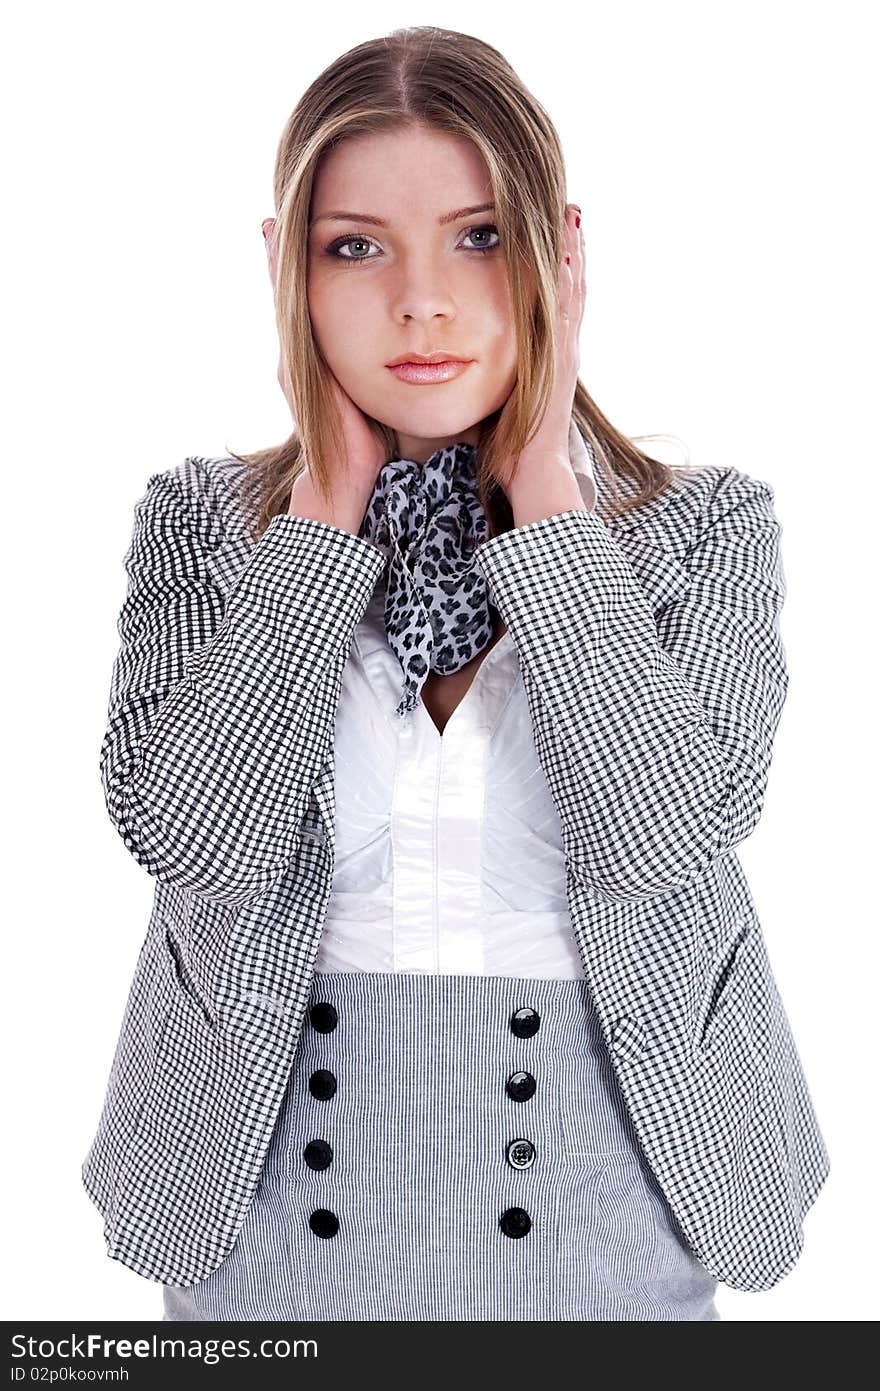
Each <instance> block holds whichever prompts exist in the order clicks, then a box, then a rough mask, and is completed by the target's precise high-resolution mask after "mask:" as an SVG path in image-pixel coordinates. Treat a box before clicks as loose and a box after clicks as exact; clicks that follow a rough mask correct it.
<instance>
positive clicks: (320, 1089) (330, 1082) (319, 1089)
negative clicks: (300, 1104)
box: [309, 1067, 336, 1101]
mask: <svg viewBox="0 0 880 1391" xmlns="http://www.w3.org/2000/svg"><path fill="white" fill-rule="evenodd" d="M309 1091H310V1092H311V1093H312V1096H316V1097H317V1098H318V1100H319V1101H326V1100H327V1098H328V1097H330V1096H332V1095H333V1094H334V1092H335V1091H336V1078H335V1077H334V1075H333V1073H332V1072H331V1071H330V1069H329V1068H326V1067H319V1068H318V1070H317V1072H313V1073H312V1075H311V1077H310V1078H309Z"/></svg>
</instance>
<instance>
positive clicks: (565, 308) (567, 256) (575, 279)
mask: <svg viewBox="0 0 880 1391" xmlns="http://www.w3.org/2000/svg"><path fill="white" fill-rule="evenodd" d="M579 220H580V209H579V208H577V207H576V206H575V205H574V204H573V203H569V205H568V207H567V208H566V210H565V238H564V243H565V244H564V250H563V256H562V261H561V265H560V268H559V282H558V285H559V293H558V299H557V309H556V327H555V332H556V345H557V349H556V351H557V357H556V376H555V379H554V384H553V392H552V395H551V398H550V402H549V405H548V406H547V410H546V412H545V414H544V419H543V421H542V422H541V426H540V428H539V430H538V433H537V434H536V435H535V437H534V438H533V439H532V440H531V441H530V442H529V444H528V446H527V448H525V449H524V450H523V452H522V453H521V454H520V456H519V458H518V460H517V462H516V471H515V473H514V475H513V477H512V478H510V479H509V481H507V482H504V489H505V492H506V493H507V495H508V498H509V499H510V502H511V504H512V505H515V497H516V492H517V489H519V488H523V489H526V488H528V489H531V490H534V488H535V487H536V485H537V486H539V480H540V477H541V475H542V472H544V473H546V471H547V470H550V471H551V472H553V473H555V474H556V475H558V472H559V467H560V464H563V465H567V466H568V468H569V469H570V470H571V473H572V477H575V474H574V469H572V468H571V459H570V456H569V440H568V435H569V430H570V428H571V412H572V408H573V406H574V394H575V390H576V388H577V379H578V368H579V366H580V329H581V324H582V323H583V318H584V304H585V303H586V293H587V290H586V272H585V269H584V234H583V230H582V229H581V228H580V227H579V226H578V221H579Z"/></svg>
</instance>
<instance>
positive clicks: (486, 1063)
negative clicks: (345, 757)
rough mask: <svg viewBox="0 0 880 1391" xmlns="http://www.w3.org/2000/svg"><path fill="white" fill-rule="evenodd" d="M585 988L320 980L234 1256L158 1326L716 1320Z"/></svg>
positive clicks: (385, 977)
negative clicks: (294, 1322)
mask: <svg viewBox="0 0 880 1391" xmlns="http://www.w3.org/2000/svg"><path fill="white" fill-rule="evenodd" d="M716 1287H717V1282H716V1281H715V1279H714V1278H713V1277H712V1276H711V1275H710V1274H709V1272H708V1271H707V1270H706V1269H705V1268H704V1267H703V1266H702V1265H701V1264H700V1262H699V1261H698V1260H697V1258H696V1257H695V1256H694V1254H693V1252H692V1251H691V1250H690V1248H689V1247H688V1246H687V1244H686V1242H685V1240H684V1237H683V1234H682V1232H681V1229H680V1228H679V1226H678V1224H677V1221H676V1219H675V1217H674V1215H673V1213H672V1211H671V1209H670V1207H669V1205H668V1203H667V1201H666V1199H665V1197H664V1195H663V1192H662V1190H661V1188H660V1187H659V1185H658V1183H657V1181H656V1179H655V1178H654V1175H653V1173H652V1172H651V1170H650V1168H649V1167H648V1165H647V1162H646V1161H645V1159H644V1157H643V1155H642V1152H641V1149H640V1147H639V1145H638V1142H637V1139H636V1135H635V1131H634V1129H633V1127H632V1122H631V1120H630V1118H629V1114H628V1112H627V1110H626V1106H625V1103H624V1101H623V1098H622V1095H621V1093H620V1091H619V1086H618V1083H617V1080H616V1078H615V1076H614V1074H613V1070H612V1067H611V1062H610V1060H609V1058H608V1053H607V1049H606V1048H605V1044H604V1041H603V1039H602V1036H601V1032H600V1028H599V1023H598V1019H597V1017H596V1014H595V1010H594V1008H593V1005H592V1001H591V998H590V995H589V991H588V989H587V985H586V981H585V980H580V979H578V980H571V979H565V980H543V979H538V980H532V979H529V980H524V979H521V978H519V977H510V976H465V975H427V974H424V975H423V974H409V973H400V972H394V973H387V974H385V973H372V972H355V973H330V972H327V973H322V972H316V973H315V975H314V977H313V980H312V987H311V995H310V999H309V1007H308V1010H307V1012H306V1016H305V1019H304V1021H303V1027H302V1032H301V1034H300V1039H299V1043H298V1045H297V1052H296V1056H295V1059H294V1064H293V1067H292V1070H291V1076H290V1081H289V1083H288V1086H287V1091H286V1093H285V1097H284V1102H283V1105H282V1108H281V1111H280V1113H279V1117H278V1122H277V1125H276V1127H275V1131H274V1133H273V1136H272V1141H271V1144H270V1148H269V1152H268V1154H267V1158H266V1162H265V1165H264V1168H263V1172H262V1175H261V1178H260V1183H259V1186H258V1188H257V1190H256V1193H255V1195H254V1197H253V1199H252V1201H251V1204H250V1207H249V1208H248V1212H247V1215H246V1217H245V1221H244V1225H243V1227H242V1229H241V1231H240V1233H239V1236H238V1239H237V1241H236V1244H235V1246H234V1247H233V1248H232V1251H231V1252H230V1253H229V1255H228V1256H227V1257H226V1259H225V1260H224V1261H223V1262H222V1264H221V1265H220V1266H218V1268H217V1269H216V1270H214V1271H212V1272H211V1274H210V1275H209V1276H208V1277H207V1278H206V1279H205V1280H202V1281H199V1282H198V1283H196V1284H194V1285H191V1286H189V1287H187V1288H185V1289H180V1288H174V1287H172V1286H168V1285H166V1286H164V1287H163V1300H164V1306H165V1314H164V1318H165V1319H166V1320H197V1319H201V1320H209V1319H218V1320H223V1319H230V1320H232V1319H247V1320H251V1319H252V1320H258V1319H279V1320H297V1321H300V1320H301V1321H304V1322H308V1321H311V1320H355V1319H357V1320H383V1319H398V1320H417V1319H429V1320H445V1319H450V1320H483V1321H488V1320H517V1321H519V1320H523V1319H526V1320H550V1319H569V1320H588V1319H589V1320H612V1319H622V1320H631V1321H633V1320H650V1319H698V1320H703V1319H705V1320H713V1319H719V1318H720V1315H719V1313H718V1312H717V1310H716V1308H715V1304H714V1299H713V1296H714V1293H715V1290H716Z"/></svg>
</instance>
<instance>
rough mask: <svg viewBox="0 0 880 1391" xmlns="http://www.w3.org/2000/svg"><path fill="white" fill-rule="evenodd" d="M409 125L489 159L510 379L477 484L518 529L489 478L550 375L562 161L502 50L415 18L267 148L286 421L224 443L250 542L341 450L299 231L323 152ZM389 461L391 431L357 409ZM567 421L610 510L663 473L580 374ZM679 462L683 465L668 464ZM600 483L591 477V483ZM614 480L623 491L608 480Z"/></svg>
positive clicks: (548, 386) (344, 67)
mask: <svg viewBox="0 0 880 1391" xmlns="http://www.w3.org/2000/svg"><path fill="white" fill-rule="evenodd" d="M411 127H421V128H429V129H433V130H436V131H439V132H442V133H444V134H446V135H454V136H458V137H464V138H466V139H468V140H470V141H472V142H473V144H474V145H475V147H476V149H477V150H478V151H479V153H480V154H481V155H482V157H483V159H484V161H485V164H486V166H487V168H488V172H489V178H490V182H491V187H492V191H493V195H494V203H495V213H494V215H493V221H494V223H495V225H496V226H497V228H498V231H499V233H500V236H501V245H502V246H503V247H505V248H506V267H507V273H508V281H509V286H510V297H511V302H512V306H513V319H514V328H515V333H516V344H517V379H516V383H515V385H514V388H513V390H512V392H511V394H510V396H509V397H508V399H507V401H506V402H505V403H504V405H503V406H502V407H500V408H499V409H498V410H497V411H495V412H494V413H493V414H492V415H490V416H488V417H487V418H486V419H485V420H483V421H482V422H480V428H479V438H478V443H477V446H476V460H477V482H478V487H479V492H480V497H481V500H482V502H483V506H484V507H485V510H486V514H487V518H488V521H489V527H490V531H491V533H492V534H493V535H500V534H501V533H502V532H504V531H508V530H510V528H511V527H512V526H513V525H514V521H513V513H512V509H511V507H510V504H509V502H508V499H507V497H506V494H505V493H504V490H503V488H502V486H501V483H500V481H499V480H500V478H502V477H504V476H505V472H506V467H505V464H504V461H507V460H510V459H515V458H517V457H518V456H519V455H520V454H521V453H522V451H523V450H524V449H525V447H526V445H527V443H528V441H529V440H530V439H531V438H532V436H533V434H534V432H535V431H536V430H537V429H538V428H539V425H540V422H541V420H542V419H543V415H544V411H545V410H546V407H547V404H548V402H549V400H550V396H551V393H552V389H553V379H554V373H555V341H554V337H555V335H554V325H555V320H556V312H557V301H558V267H559V264H560V261H561V257H562V250H563V246H564V241H563V238H564V235H565V225H564V224H565V209H566V203H567V199H566V188H565V164H564V159H563V154H562V148H561V145H560V141H559V138H558V136H557V133H556V130H555V128H554V127H553V125H552V123H551V121H550V119H549V117H548V115H547V113H546V112H545V110H544V108H543V107H542V106H541V104H540V103H539V102H538V101H537V100H536V98H535V97H534V96H532V94H531V93H530V92H529V91H528V90H527V88H526V87H525V86H524V84H523V82H522V81H521V79H520V78H519V77H518V76H517V74H516V72H515V71H514V70H513V68H512V67H511V66H510V64H509V63H508V62H507V60H506V59H505V58H504V57H503V55H502V54H501V53H499V51H498V50H497V49H495V48H493V47H492V46H491V45H490V44H487V43H485V42H484V41H483V40H481V39H477V38H474V37H472V36H471V35H469V34H461V33H457V32H455V31H453V30H448V29H440V28H436V27H435V26H433V25H425V26H420V27H415V28H405V29H395V30H394V31H392V33H390V34H389V35H386V36H384V37H382V38H378V39H371V40H369V41H368V42H365V43H361V44H358V45H357V46H356V47H355V48H352V49H349V50H348V52H346V53H343V54H342V55H341V56H340V57H338V58H337V59H335V61H334V62H333V63H331V64H330V65H329V67H327V68H325V70H324V71H323V72H322V73H321V74H320V75H319V76H318V77H316V78H315V80H314V81H313V82H312V83H311V85H310V86H309V87H308V89H307V90H306V91H305V92H304V93H303V95H302V97H301V98H300V100H299V101H298V102H297V105H296V107H295V108H294V110H293V112H292V113H291V115H290V116H289V118H288V120H287V123H286V125H285V127H284V131H283V133H282V136H281V140H280V143H279V146H278V151H277V154H276V159H275V173H274V201H275V236H276V241H277V256H278V259H277V272H276V284H275V309H276V319H277V326H278V339H279V344H280V349H281V353H280V368H281V372H282V373H283V374H284V376H285V377H286V379H287V392H286V394H287V397H288V400H289V402H290V404H291V409H292V415H293V418H294V421H295V424H296V428H295V430H294V431H293V432H292V433H291V434H290V435H289V437H288V438H287V439H286V440H284V441H283V442H282V443H281V444H277V445H273V446H270V447H269V448H266V449H260V450H258V451H256V452H254V453H250V454H244V453H234V452H233V451H231V450H230V451H229V455H230V457H231V458H234V459H237V460H238V461H239V462H240V463H243V464H246V465H247V468H246V470H245V472H244V475H243V477H242V483H241V497H242V504H243V507H244V511H245V514H246V515H247V516H248V517H249V519H250V529H251V532H252V535H253V538H254V540H258V539H259V537H260V536H261V535H262V534H263V532H264V531H265V529H266V527H267V526H268V525H269V522H270V521H271V520H272V518H273V517H274V516H275V515H276V514H278V513H279V512H286V511H287V510H288V507H289V502H290V492H291V488H292V487H293V484H294V482H295V480H296V479H297V477H298V476H299V474H300V473H301V472H302V471H303V470H304V468H305V467H306V460H308V467H309V471H310V473H311V475H312V477H313V479H314V482H315V486H316V488H317V490H318V492H319V493H321V494H322V495H323V496H324V497H325V498H327V497H329V495H330V478H331V473H330V466H329V461H330V460H332V459H333V458H334V456H335V457H339V454H340V452H341V450H342V448H343V444H342V435H341V422H340V420H339V418H338V415H337V412H336V408H335V402H334V399H333V396H332V394H331V393H332V387H331V385H330V382H331V373H330V369H329V367H328V366H327V364H326V362H325V361H324V359H323V356H322V354H321V353H320V351H319V349H318V347H317V344H316V343H315V339H314V335H313V332H312V326H311V319H310V315H309V310H308V293H307V272H308V228H309V219H310V210H311V200H312V189H313V184H314V180H315V176H316V172H317V169H318V166H319V162H320V160H321V157H322V155H324V154H325V153H326V152H328V151H329V150H330V149H332V148H334V147H337V146H338V145H339V144H340V143H341V142H342V141H344V140H345V139H347V138H353V137H358V136H363V135H367V134H371V133H375V132H387V131H394V132H399V131H401V130H404V129H407V128H411ZM367 418H368V420H369V422H370V424H371V426H372V427H373V429H374V431H375V433H376V435H377V437H378V438H379V439H381V441H382V443H383V445H384V448H385V451H386V458H387V459H389V460H390V459H391V458H394V457H396V455H395V454H394V449H395V443H396V440H395V432H394V431H393V430H392V429H391V428H390V427H389V426H387V425H385V424H384V423H383V422H381V421H377V420H373V419H372V417H367ZM572 419H573V420H574V422H575V424H576V425H577V427H578V429H579V430H580V432H581V434H582V435H583V436H584V438H585V439H586V441H587V442H588V444H589V445H590V446H591V448H592V451H593V455H594V458H595V461H596V468H597V470H598V471H599V472H600V473H601V481H602V482H604V483H605V484H606V485H607V490H608V492H609V493H610V494H611V496H612V499H613V502H612V515H614V514H619V513H622V512H624V511H626V510H628V509H629V508H632V507H635V506H638V505H640V504H641V503H644V502H647V501H649V500H650V499H651V498H654V497H656V496H657V494H658V493H660V492H662V491H663V489H664V488H666V487H667V486H668V485H669V483H670V482H671V481H672V478H673V468H672V466H670V465H669V464H666V463H663V462H661V461H660V460H658V459H654V458H652V457H651V456H650V455H649V454H646V453H644V452H643V451H642V450H640V449H638V448H636V446H635V444H634V443H633V442H632V441H631V440H629V439H627V438H626V436H625V435H623V434H621V433H620V431H619V430H616V429H615V428H614V426H613V425H612V424H611V423H610V421H609V420H607V419H606V417H605V416H604V415H603V414H602V412H601V411H600V410H599V407H598V406H597V405H596V404H595V402H594V401H593V400H592V398H591V397H590V395H589V393H588V392H587V390H586V387H585V386H584V385H583V383H582V382H581V381H580V379H578V381H577V385H576V389H575V394H574V401H573V408H572ZM682 469H684V470H685V471H689V469H688V467H687V465H684V466H681V465H679V466H676V468H675V470H674V472H676V473H678V472H681V471H682ZM597 481H598V480H597ZM621 483H623V484H624V485H625V492H626V494H627V496H623V495H622V492H621V488H620V484H621Z"/></svg>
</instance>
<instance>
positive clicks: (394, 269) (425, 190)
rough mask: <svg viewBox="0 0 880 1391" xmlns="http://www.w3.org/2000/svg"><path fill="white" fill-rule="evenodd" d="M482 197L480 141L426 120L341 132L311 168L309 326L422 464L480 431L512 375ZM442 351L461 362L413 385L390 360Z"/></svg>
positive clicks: (485, 184)
mask: <svg viewBox="0 0 880 1391" xmlns="http://www.w3.org/2000/svg"><path fill="white" fill-rule="evenodd" d="M491 203H492V193H491V188H490V185H489V180H488V173H487V170H486V166H485V163H484V161H483V159H482V156H481V155H480V154H479V152H478V151H477V150H476V149H475V147H474V146H473V145H472V144H471V143H470V141H468V140H465V139H461V138H458V137H454V136H447V135H445V134H442V133H439V132H437V131H433V130H424V129H419V130H408V131H404V132H402V133H400V134H381V135H370V136H362V137H358V138H356V139H353V140H350V141H348V142H347V143H344V144H342V145H340V146H338V147H337V148H336V149H334V150H331V151H329V152H328V153H327V154H326V155H325V156H324V158H323V160H322V162H321V165H320V166H319V169H318V172H317V175H316V179H315V183H314V188H313V195H312V206H311V210H310V218H311V221H310V227H309V247H308V300H309V312H310V314H311V320H312V326H313V331H314V334H315V337H316V339H317V341H318V343H319V345H320V348H321V351H322V352H323V354H324V357H325V358H326V360H327V363H328V364H329V367H330V369H331V371H332V372H333V374H334V376H335V377H336V378H337V380H338V381H339V383H340V385H341V386H342V387H343V389H344V390H345V391H346V392H347V393H348V395H349V396H350V397H351V398H352V400H353V401H354V402H355V404H356V405H358V406H359V407H360V409H361V410H363V411H364V412H365V413H366V414H368V415H370V416H372V417H373V418H374V419H376V420H379V421H381V422H382V423H383V424H385V425H388V426H390V427H391V428H392V429H394V430H395V431H396V432H397V439H398V446H399V450H400V454H401V456H402V457H403V458H406V459H412V460H414V461H415V462H417V463H425V462H426V460H427V459H428V458H430V456H431V454H433V453H434V452H435V451H436V450H437V449H439V448H441V447H442V446H444V445H447V444H454V443H456V442H457V441H459V440H467V441H469V442H470V443H472V444H476V442H477V439H478V435H479V425H480V422H481V421H482V420H483V419H484V418H485V417H486V416H487V415H490V414H491V413H492V412H493V411H495V410H498V409H499V408H500V407H501V406H502V405H503V404H504V402H505V401H506V400H507V398H508V396H509V395H510V393H511V391H512V389H513V386H514V383H515V381H516V373H517V363H516V344H515V334H514V327H513V316H512V309H511V302H510V293H509V289H508V284H507V271H506V265H505V252H504V250H503V249H502V248H501V247H500V236H499V233H498V232H497V231H496V230H495V226H494V221H493V218H494V211H493V209H492V207H491V206H489V207H486V206H485V205H487V204H489V205H491ZM461 209H479V211H471V212H462V211H460V210H461ZM340 213H344V214H345V216H342V217H341V216H339V214H340ZM450 213H455V214H456V215H455V216H454V217H453V218H452V219H451V220H447V219H448V218H449V214H450ZM380 220H381V222H382V223H383V224H384V225H378V224H379V221H380ZM482 248H485V249H482ZM273 283H274V275H273ZM438 351H443V352H447V353H451V354H454V355H455V356H457V357H462V358H469V359H471V362H470V365H469V366H468V367H466V368H465V370H464V371H463V372H462V373H460V375H459V376H457V377H454V378H452V379H451V380H448V381H445V382H432V383H430V384H421V385H415V384H413V383H411V382H407V381H404V380H401V379H400V378H398V377H397V376H395V374H394V373H393V372H391V371H389V368H388V365H387V364H388V363H389V362H391V361H392V360H393V359H394V358H397V357H400V356H401V355H402V354H405V353H407V352H416V353H423V354H428V353H434V352H438Z"/></svg>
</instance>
